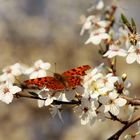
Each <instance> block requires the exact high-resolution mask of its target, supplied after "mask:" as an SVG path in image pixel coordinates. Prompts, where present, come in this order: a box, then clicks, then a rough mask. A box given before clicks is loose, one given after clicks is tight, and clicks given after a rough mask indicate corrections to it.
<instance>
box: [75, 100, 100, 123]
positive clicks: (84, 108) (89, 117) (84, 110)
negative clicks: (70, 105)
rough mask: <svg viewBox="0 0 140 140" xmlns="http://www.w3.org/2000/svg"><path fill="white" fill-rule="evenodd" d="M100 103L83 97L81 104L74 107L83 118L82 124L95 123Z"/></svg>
mask: <svg viewBox="0 0 140 140" xmlns="http://www.w3.org/2000/svg"><path fill="white" fill-rule="evenodd" d="M97 107H98V103H97V102H96V101H95V100H92V99H87V98H82V100H81V105H79V106H77V107H75V108H74V112H75V113H76V114H77V115H78V116H79V118H80V119H81V124H82V125H86V124H88V123H89V124H91V125H92V124H93V123H94V122H95V120H96V117H97V114H96V109H97Z"/></svg>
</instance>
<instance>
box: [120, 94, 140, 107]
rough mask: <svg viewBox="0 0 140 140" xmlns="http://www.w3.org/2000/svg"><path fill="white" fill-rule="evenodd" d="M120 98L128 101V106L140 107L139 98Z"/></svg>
mask: <svg viewBox="0 0 140 140" xmlns="http://www.w3.org/2000/svg"><path fill="white" fill-rule="evenodd" d="M120 97H122V98H124V99H126V100H127V102H128V104H131V105H135V106H139V105H140V99H138V98H132V97H128V96H120Z"/></svg>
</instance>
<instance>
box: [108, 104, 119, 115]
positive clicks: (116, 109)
mask: <svg viewBox="0 0 140 140" xmlns="http://www.w3.org/2000/svg"><path fill="white" fill-rule="evenodd" d="M110 112H111V113H112V114H113V115H115V116H117V115H118V114H119V107H118V106H116V105H114V104H112V105H111V106H110Z"/></svg>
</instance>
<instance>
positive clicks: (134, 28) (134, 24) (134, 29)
mask: <svg viewBox="0 0 140 140" xmlns="http://www.w3.org/2000/svg"><path fill="white" fill-rule="evenodd" d="M131 25H132V28H133V33H134V34H136V33H137V28H136V23H135V21H134V19H133V18H131Z"/></svg>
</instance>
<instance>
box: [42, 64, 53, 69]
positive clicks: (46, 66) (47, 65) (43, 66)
mask: <svg viewBox="0 0 140 140" xmlns="http://www.w3.org/2000/svg"><path fill="white" fill-rule="evenodd" d="M50 67H51V64H50V63H42V64H41V65H40V68H42V69H44V70H48V69H49V68H50Z"/></svg>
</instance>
